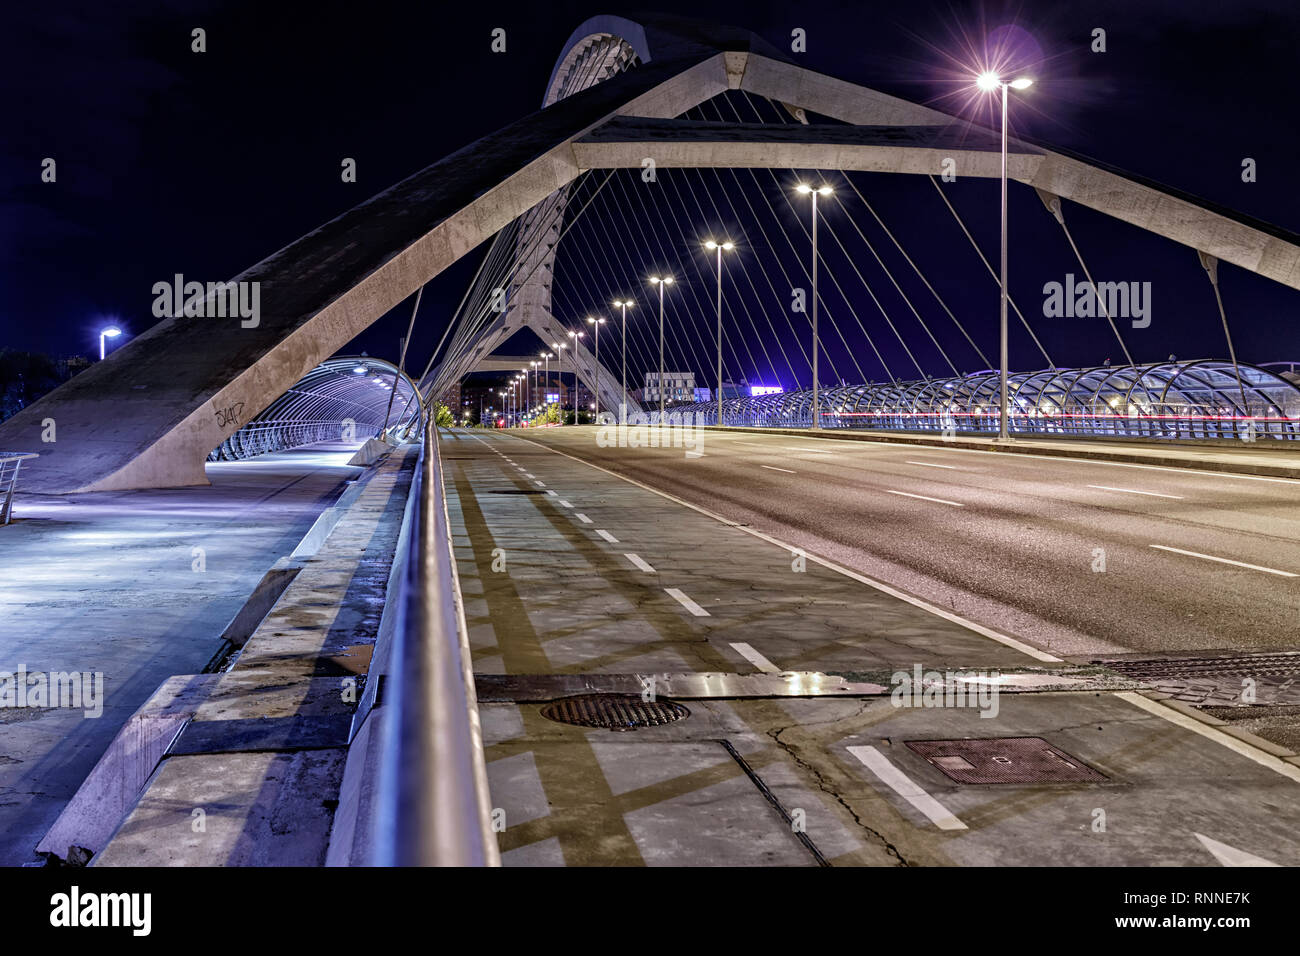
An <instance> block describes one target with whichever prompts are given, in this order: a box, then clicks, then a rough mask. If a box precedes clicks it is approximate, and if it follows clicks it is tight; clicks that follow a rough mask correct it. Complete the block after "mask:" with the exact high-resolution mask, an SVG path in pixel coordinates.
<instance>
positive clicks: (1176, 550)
mask: <svg viewBox="0 0 1300 956" xmlns="http://www.w3.org/2000/svg"><path fill="white" fill-rule="evenodd" d="M1151 547H1153V548H1155V549H1157V550H1159V551H1172V552H1173V553H1174V554H1185V555H1187V556H1188V557H1189V558H1204V559H1205V560H1206V561H1217V562H1219V564H1231V565H1235V566H1236V567H1239V568H1249V569H1250V570H1252V571H1263V572H1264V573H1265V574H1276V575H1277V576H1278V577H1281V578H1295V577H1300V575H1297V574H1292V573H1291V572H1290V571H1279V570H1277V568H1265V567H1260V566H1259V565H1258V564H1247V563H1246V562H1245V561H1233V560H1232V559H1231V558H1216V557H1215V556H1214V555H1212V554H1201V553H1200V552H1199V551H1184V550H1183V549H1182V548H1170V547H1167V546H1166V545H1163V544H1153V545H1151Z"/></svg>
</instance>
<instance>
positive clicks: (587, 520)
mask: <svg viewBox="0 0 1300 956" xmlns="http://www.w3.org/2000/svg"><path fill="white" fill-rule="evenodd" d="M573 516H574V517H575V518H577V519H578V520H579V521H581V522H582V523H583V524H591V519H590V518H588V517H587V516H586V515H585V514H583V513H582V512H581V511H577V512H574V515H573Z"/></svg>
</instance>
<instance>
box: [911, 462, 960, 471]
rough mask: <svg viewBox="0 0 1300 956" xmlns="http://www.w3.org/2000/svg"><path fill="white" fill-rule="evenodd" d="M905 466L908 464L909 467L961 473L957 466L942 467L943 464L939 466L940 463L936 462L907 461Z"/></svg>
mask: <svg viewBox="0 0 1300 956" xmlns="http://www.w3.org/2000/svg"><path fill="white" fill-rule="evenodd" d="M904 464H908V465H924V466H925V467H926V468H949V469H952V470H953V471H959V470H960V469H959V468H958V467H957V466H956V465H941V464H939V463H938V462H935V461H905V462H904Z"/></svg>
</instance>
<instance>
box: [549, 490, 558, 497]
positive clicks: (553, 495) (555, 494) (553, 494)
mask: <svg viewBox="0 0 1300 956" xmlns="http://www.w3.org/2000/svg"><path fill="white" fill-rule="evenodd" d="M547 494H548V495H551V496H552V497H555V498H558V497H559V496H560V493H559V492H558V491H548V492H547Z"/></svg>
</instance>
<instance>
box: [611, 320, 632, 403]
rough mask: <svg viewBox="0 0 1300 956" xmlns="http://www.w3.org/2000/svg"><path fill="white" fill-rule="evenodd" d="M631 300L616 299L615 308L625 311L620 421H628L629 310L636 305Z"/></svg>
mask: <svg viewBox="0 0 1300 956" xmlns="http://www.w3.org/2000/svg"><path fill="white" fill-rule="evenodd" d="M635 304H636V303H635V302H633V301H632V300H631V299H615V300H614V306H615V308H621V309H622V310H623V404H622V405H621V406H620V409H619V417H620V420H622V421H624V422H626V421H627V309H628V306H631V305H635Z"/></svg>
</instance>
